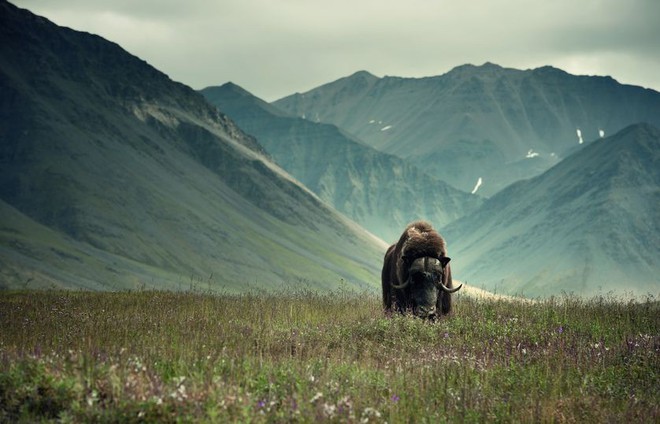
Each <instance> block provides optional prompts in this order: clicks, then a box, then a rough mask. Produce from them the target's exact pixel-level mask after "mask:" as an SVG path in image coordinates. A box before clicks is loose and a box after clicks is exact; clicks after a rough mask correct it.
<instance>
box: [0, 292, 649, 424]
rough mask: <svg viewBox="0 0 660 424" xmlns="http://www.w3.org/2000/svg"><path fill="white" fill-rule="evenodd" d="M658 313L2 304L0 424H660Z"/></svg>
mask: <svg viewBox="0 0 660 424" xmlns="http://www.w3.org/2000/svg"><path fill="white" fill-rule="evenodd" d="M659 312H660V307H659V305H658V302H657V301H654V300H653V299H649V300H647V301H646V302H643V303H621V302H616V301H615V300H608V299H602V298H599V299H594V300H589V301H584V300H577V299H572V298H570V297H564V298H561V299H551V300H545V301H540V302H537V303H523V302H515V301H505V300H475V299H470V298H468V297H459V298H458V299H457V301H456V302H455V310H454V313H453V315H452V316H450V317H446V318H443V319H441V320H439V321H437V322H435V323H430V322H424V321H421V320H419V319H415V318H411V317H404V316H394V317H392V318H386V317H384V315H383V312H382V310H381V303H380V299H379V298H378V297H376V296H374V295H372V294H358V293H349V292H339V293H331V294H316V293H312V292H299V293H288V294H263V295H258V294H243V295H205V294H200V293H170V292H159V291H154V292H133V293H127V292H122V293H89V292H60V291H53V292H4V293H0V421H11V422H13V421H21V420H23V421H38V420H59V421H62V422H90V421H96V422H98V421H101V422H110V421H112V422H168V421H202V422H227V421H233V422H236V421H238V422H291V421H294V422H314V421H328V422H384V421H387V422H390V423H396V422H434V423H436V422H483V421H488V422H491V421H493V422H498V421H499V422H510V421H514V422H624V421H631V422H642V421H643V422H658V421H660V409H659V406H658V405H660V379H659V373H660V314H659Z"/></svg>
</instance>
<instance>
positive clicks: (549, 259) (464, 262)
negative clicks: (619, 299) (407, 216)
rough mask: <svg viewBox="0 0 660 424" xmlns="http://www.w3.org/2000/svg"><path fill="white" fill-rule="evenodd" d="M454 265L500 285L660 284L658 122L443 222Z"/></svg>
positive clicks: (589, 287)
mask: <svg viewBox="0 0 660 424" xmlns="http://www.w3.org/2000/svg"><path fill="white" fill-rule="evenodd" d="M444 232H445V236H446V238H447V239H448V240H452V243H451V245H450V246H449V248H450V253H451V257H452V271H454V273H455V275H456V277H457V278H461V279H465V280H468V281H469V282H471V283H473V284H474V285H478V286H480V287H482V288H485V289H487V290H491V291H496V292H498V293H508V294H511V293H518V294H520V293H522V294H527V295H531V296H538V295H546V294H558V293H561V292H562V291H566V292H568V293H571V292H572V293H576V294H580V295H587V296H591V295H596V294H606V293H608V292H609V291H614V292H616V293H617V294H628V295H637V296H640V295H641V296H643V295H646V294H648V293H650V294H653V295H658V294H659V293H660V258H659V256H658V247H659V246H660V130H659V129H658V128H657V127H654V126H652V125H649V124H637V125H633V126H629V127H627V128H625V129H624V130H622V131H620V132H618V133H616V134H614V135H612V136H611V137H606V138H604V139H602V140H598V141H595V142H593V143H591V144H590V145H588V146H586V147H585V148H584V149H582V150H580V151H578V152H576V153H574V154H573V155H571V156H569V157H568V158H566V159H565V160H563V161H562V162H561V163H559V164H558V165H556V166H554V167H553V168H551V169H550V170H548V171H547V172H545V173H544V174H542V175H540V176H537V177H535V178H533V179H531V180H528V181H521V182H519V183H516V184H513V185H512V186H510V187H508V188H507V189H505V190H503V191H502V192H500V193H498V194H497V195H495V196H493V197H492V198H490V199H489V200H488V201H486V202H485V203H484V205H483V206H482V207H481V208H480V209H479V210H478V211H477V212H475V213H473V214H471V215H469V216H467V217H464V218H462V219H460V220H458V221H457V222H455V223H453V224H451V225H450V226H449V227H448V228H446V229H445V231H444Z"/></svg>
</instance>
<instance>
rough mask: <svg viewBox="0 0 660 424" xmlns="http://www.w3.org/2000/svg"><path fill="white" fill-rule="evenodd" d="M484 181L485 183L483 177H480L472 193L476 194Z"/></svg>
mask: <svg viewBox="0 0 660 424" xmlns="http://www.w3.org/2000/svg"><path fill="white" fill-rule="evenodd" d="M482 183H483V180H482V179H481V177H479V179H478V180H477V184H476V185H475V186H474V188H473V189H472V194H475V193H476V192H477V190H479V187H481V184H482Z"/></svg>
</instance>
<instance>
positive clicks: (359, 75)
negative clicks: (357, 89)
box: [348, 70, 378, 79]
mask: <svg viewBox="0 0 660 424" xmlns="http://www.w3.org/2000/svg"><path fill="white" fill-rule="evenodd" d="M348 78H368V79H378V77H377V76H376V75H374V74H372V73H371V72H369V71H365V70H361V71H357V72H355V73H354V74H352V75H350V76H349V77H348Z"/></svg>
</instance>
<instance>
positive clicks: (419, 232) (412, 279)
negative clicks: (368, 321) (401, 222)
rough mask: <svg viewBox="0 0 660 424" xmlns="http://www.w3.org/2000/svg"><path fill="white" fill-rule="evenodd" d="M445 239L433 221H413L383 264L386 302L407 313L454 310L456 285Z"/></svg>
mask: <svg viewBox="0 0 660 424" xmlns="http://www.w3.org/2000/svg"><path fill="white" fill-rule="evenodd" d="M449 260H450V259H449V258H448V257H447V247H446V244H445V240H444V239H443V238H442V236H441V235H440V234H438V232H437V231H435V230H434V229H433V227H432V226H431V224H429V223H428V222H424V221H417V222H413V223H411V224H409V225H408V226H407V227H406V229H405V231H404V232H403V234H402V235H401V238H400V239H399V241H398V242H397V243H396V244H394V245H392V246H390V248H389V249H387V253H385V261H384V263H383V272H382V276H381V277H382V283H383V305H384V306H385V311H386V312H387V313H390V312H391V311H392V307H393V305H394V306H396V309H397V310H398V311H399V312H401V313H405V312H406V311H408V310H412V312H413V314H414V315H415V316H418V317H420V318H428V319H434V318H435V317H436V316H438V315H442V314H448V313H449V311H450V310H451V294H452V293H454V292H456V291H458V290H459V289H460V288H461V287H462V286H463V285H462V284H461V285H460V286H458V287H456V288H453V284H452V279H451V268H450V267H449Z"/></svg>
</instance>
